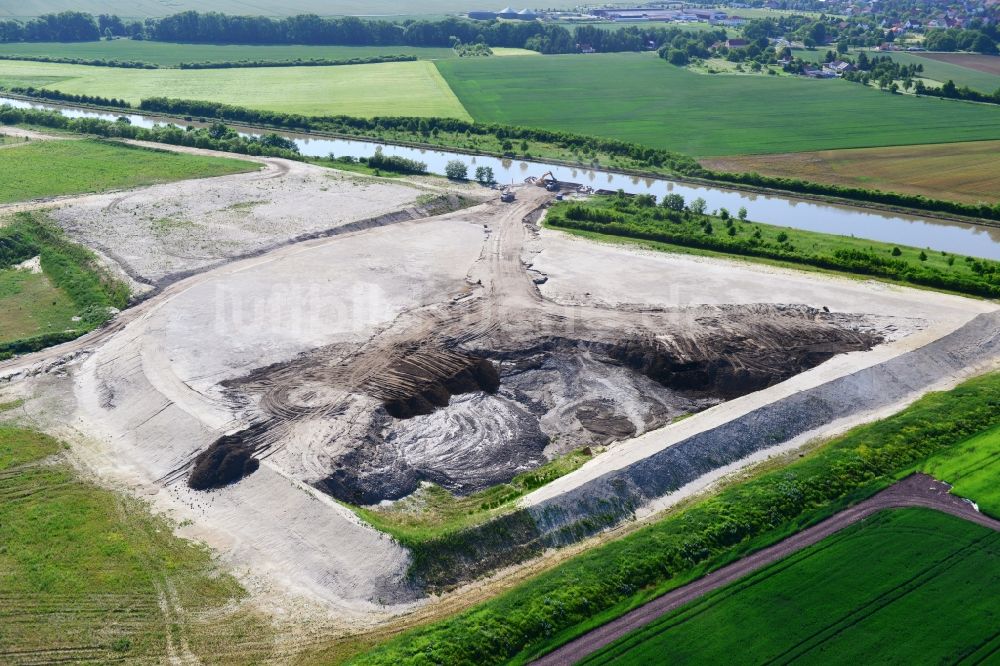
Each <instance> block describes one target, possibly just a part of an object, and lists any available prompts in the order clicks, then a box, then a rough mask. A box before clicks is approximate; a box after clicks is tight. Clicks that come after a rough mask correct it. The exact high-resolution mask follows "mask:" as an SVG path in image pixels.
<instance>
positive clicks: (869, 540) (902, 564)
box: [583, 509, 1000, 664]
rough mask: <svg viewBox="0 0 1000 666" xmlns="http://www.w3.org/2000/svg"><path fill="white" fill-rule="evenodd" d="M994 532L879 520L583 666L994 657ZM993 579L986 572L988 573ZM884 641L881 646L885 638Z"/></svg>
mask: <svg viewBox="0 0 1000 666" xmlns="http://www.w3.org/2000/svg"><path fill="white" fill-rule="evenodd" d="M997 557H1000V534H998V533H996V532H993V531H992V530H989V529H988V528H985V527H981V526H979V525H975V524H973V523H969V522H966V521H963V520H961V519H959V518H955V517H952V516H949V515H946V514H942V513H937V512H934V511H930V510H927V509H906V510H899V511H887V512H884V513H881V514H877V515H875V516H873V517H871V518H869V519H867V520H865V521H864V522H862V523H859V524H857V525H854V526H852V527H850V528H848V529H846V530H844V531H843V532H842V533H840V534H837V535H834V536H832V537H829V538H827V539H826V540H824V541H822V542H820V543H819V544H816V545H815V546H813V547H811V548H808V549H806V550H804V551H802V552H800V553H797V554H795V555H792V556H790V557H788V558H786V559H784V560H782V561H780V562H777V563H775V564H773V565H771V566H769V567H766V568H765V569H762V570H760V571H758V572H757V573H755V574H752V575H750V576H748V577H746V578H744V579H743V580H740V581H738V582H736V583H733V584H732V585H729V586H727V587H725V588H723V589H721V590H719V591H718V592H715V593H713V594H710V595H708V596H706V597H704V598H703V599H701V600H699V601H696V602H694V603H692V604H689V605H688V606H685V607H684V608H681V609H680V610H678V611H676V612H674V613H670V614H668V615H666V616H664V617H662V618H660V619H659V620H657V621H655V622H653V623H652V624H650V625H648V626H647V627H645V628H643V629H641V630H639V631H637V632H635V633H633V634H630V635H628V636H626V637H624V638H622V639H620V640H619V641H617V642H616V643H613V644H612V645H610V646H608V647H607V648H605V649H603V650H601V651H599V652H597V653H595V654H594V655H592V656H591V658H589V659H587V660H585V661H584V662H583V663H586V664H647V663H651V662H654V661H655V662H664V661H667V662H671V663H724V662H726V661H728V660H729V659H731V657H732V655H734V654H739V655H740V661H742V662H745V663H769V662H771V661H772V660H777V661H779V662H781V663H787V662H789V661H795V662H797V663H831V662H836V663H851V662H854V663H865V662H870V661H871V659H872V657H873V656H875V655H878V657H879V659H880V660H881V661H889V662H894V663H954V662H957V661H960V660H962V659H963V658H969V659H970V660H971V661H972V662H973V663H974V662H975V660H976V658H982V657H988V656H989V655H990V653H991V650H996V648H997V645H998V643H997V636H996V633H995V632H996V616H995V612H996V606H995V604H996V599H997V597H998V595H1000V576H998V575H996V566H995V562H996V560H997ZM991 571H992V572H993V573H992V574H990V573H989V572H991ZM888 637H891V639H888Z"/></svg>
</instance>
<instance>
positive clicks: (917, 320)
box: [0, 192, 997, 625]
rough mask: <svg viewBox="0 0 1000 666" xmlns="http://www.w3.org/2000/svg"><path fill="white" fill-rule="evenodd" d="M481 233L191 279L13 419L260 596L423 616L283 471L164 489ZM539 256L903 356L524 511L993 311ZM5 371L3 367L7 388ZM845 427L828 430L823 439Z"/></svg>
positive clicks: (731, 265) (839, 366) (766, 275)
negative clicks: (224, 385) (303, 361)
mask: <svg viewBox="0 0 1000 666" xmlns="http://www.w3.org/2000/svg"><path fill="white" fill-rule="evenodd" d="M313 194H314V193H310V192H303V193H302V195H301V197H302V202H300V203H301V206H302V208H303V210H306V211H308V210H309V209H310V205H309V202H310V201H311V200H312V199H311V197H312V196H313ZM369 194H370V195H371V196H376V193H375V192H371V193H369ZM480 216H481V211H480V210H479V209H470V210H467V211H462V212H460V213H455V214H451V215H449V216H445V217H443V218H434V219H430V220H424V221H418V222H405V223H398V224H394V225H391V226H387V227H382V228H376V229H369V230H367V231H362V232H358V233H353V234H348V235H344V236H339V237H335V238H329V239H320V240H313V241H307V242H304V243H300V244H297V245H292V246H287V247H283V248H280V249H278V250H274V251H272V252H269V253H267V254H265V255H263V256H261V257H257V258H253V259H246V260H242V261H237V262H234V263H231V264H228V265H226V266H223V267H220V268H216V269H213V270H211V271H208V272H206V273H203V274H201V275H197V276H195V277H193V278H189V279H187V280H185V281H183V282H180V283H177V284H175V285H173V286H172V287H171V288H170V289H168V290H166V291H165V292H164V293H163V294H162V295H161V296H158V297H156V298H155V299H153V301H151V302H149V303H147V304H144V305H141V306H139V308H137V309H135V310H133V311H126V313H123V315H122V319H121V321H122V322H124V323H123V327H122V328H121V330H118V331H117V332H115V331H112V332H111V333H109V334H107V335H106V336H104V337H98V338H96V342H95V343H94V346H95V347H96V349H95V350H94V351H93V352H92V353H90V352H85V353H83V355H82V356H80V357H78V358H76V359H75V360H71V361H70V362H69V364H68V365H66V366H65V367H61V366H60V362H52V361H51V360H50V361H48V364H49V367H50V368H51V367H53V366H54V370H53V371H52V372H50V373H49V374H47V375H40V376H35V377H32V376H31V375H32V373H31V372H27V373H25V372H23V370H24V367H23V364H22V365H21V366H8V367H17V371H18V372H19V373H20V374H18V377H20V378H21V381H19V382H18V383H14V384H9V385H7V386H6V387H4V385H2V384H0V402H2V401H4V400H6V399H8V398H12V397H20V396H29V397H33V399H32V400H30V401H29V403H28V404H27V405H26V407H25V408H24V410H21V412H19V413H22V414H24V415H25V416H27V417H29V418H33V419H35V420H36V422H38V423H40V424H42V425H46V424H48V427H49V429H51V430H53V431H55V432H56V434H59V435H60V436H63V437H64V438H66V439H67V440H68V441H71V442H73V443H74V452H75V453H76V455H77V456H78V459H79V460H80V461H82V463H83V464H85V465H86V467H87V468H88V469H89V470H91V471H93V472H95V473H97V474H98V475H99V476H100V478H102V479H104V480H105V481H106V482H110V483H112V484H114V485H116V486H117V487H124V488H128V489H129V490H130V492H133V493H136V494H139V495H143V496H146V497H147V498H148V499H149V500H150V501H151V503H152V506H153V508H154V509H156V510H158V511H163V512H167V513H169V514H170V515H171V517H173V518H174V519H176V520H177V521H181V522H183V523H184V524H185V525H187V526H186V527H184V528H182V529H181V534H183V535H185V536H190V537H193V538H197V539H199V540H202V541H205V542H206V543H208V544H209V545H210V546H212V547H213V548H215V549H216V551H217V552H218V553H219V554H220V556H221V558H222V559H223V561H224V562H226V563H227V564H229V565H230V566H231V567H232V569H233V570H234V571H235V572H236V573H237V574H238V575H239V576H240V577H241V578H242V579H243V580H244V582H246V583H248V584H249V585H250V587H251V589H254V590H267V591H268V592H269V593H272V594H273V593H275V592H277V593H283V594H286V595H287V597H282V598H287V599H298V600H300V601H302V600H306V601H304V602H302V603H303V604H305V605H308V604H312V603H317V604H320V607H322V608H324V609H326V610H327V611H328V612H329V613H331V614H332V615H333V616H335V617H336V619H337V621H338V622H342V623H343V624H345V625H349V624H352V623H355V622H370V621H375V620H378V619H384V618H386V617H388V616H389V615H392V614H395V613H400V612H404V611H406V610H407V609H412V608H413V606H414V602H413V601H412V599H413V597H412V595H411V591H409V590H407V589H406V586H405V585H404V583H403V575H404V573H405V570H406V566H407V563H408V556H407V554H406V552H405V551H404V550H403V549H402V548H400V547H399V546H398V545H396V544H394V543H393V542H392V541H391V540H389V539H388V538H387V537H385V536H384V535H381V534H380V533H378V532H376V531H374V530H372V529H371V528H368V527H367V526H364V525H362V524H360V522H359V521H358V520H357V519H356V518H355V516H354V515H353V514H352V513H351V512H349V511H347V510H346V509H344V508H343V507H341V506H339V505H337V504H336V503H335V502H332V501H331V500H329V499H328V498H327V497H325V496H323V495H321V494H319V493H317V492H316V491H315V490H313V489H311V488H309V487H308V486H305V485H303V484H302V483H301V482H300V481H299V480H298V479H297V477H294V476H293V475H290V474H289V473H288V471H287V470H288V466H286V465H285V464H284V463H282V462H281V460H280V458H279V459H278V460H268V461H265V463H264V464H263V465H262V468H261V470H260V471H259V472H258V473H257V474H254V475H252V476H251V477H248V478H247V479H245V480H244V481H243V482H241V483H240V484H237V485H236V486H232V487H230V488H227V489H224V490H221V491H217V492H213V493H210V494H195V493H192V492H191V491H188V490H187V489H186V487H185V486H184V485H183V483H175V484H171V485H169V486H167V487H164V486H163V484H161V483H158V481H159V479H160V478H161V477H162V476H163V475H165V474H167V473H169V472H170V471H171V470H173V469H175V468H177V466H178V464H180V463H183V462H184V461H186V460H189V459H190V458H191V457H192V456H194V455H195V454H196V453H197V452H199V451H201V450H203V449H204V448H205V447H206V446H207V445H208V444H209V443H210V442H211V441H213V440H214V439H215V438H217V437H218V436H219V434H221V433H222V432H226V431H231V430H235V429H238V428H239V427H241V426H242V425H244V424H241V423H239V422H238V419H237V414H238V410H236V409H235V408H234V406H233V405H232V404H231V402H229V401H227V400H226V399H225V396H224V395H223V393H222V391H221V389H220V386H219V383H220V382H222V381H225V380H226V379H231V378H234V377H239V376H242V375H245V374H246V373H247V372H249V371H252V370H254V369H256V368H260V367H262V366H266V365H268V364H271V363H277V362H283V361H287V360H290V359H292V358H294V357H295V356H296V355H298V354H300V353H302V352H305V351H309V350H311V349H314V348H315V347H317V346H322V345H331V344H336V343H338V342H358V341H362V340H365V339H367V338H368V337H370V336H372V335H373V334H374V333H376V332H377V331H378V330H380V329H382V328H384V327H387V326H388V325H389V324H390V323H391V322H392V321H393V320H394V319H395V318H396V317H397V315H399V314H400V313H402V312H404V311H406V310H408V309H411V308H414V307H418V306H421V305H424V304H428V303H433V302H438V301H441V300H445V299H449V298H453V297H459V296H461V295H462V294H463V293H465V292H466V291H467V289H468V286H469V284H468V282H469V279H468V278H469V271H470V268H471V267H472V266H473V264H474V263H475V262H476V260H477V259H479V258H480V257H481V256H483V254H484V248H485V247H487V244H488V241H489V238H490V234H489V232H488V230H485V229H484V228H483V224H482V218H481V217H480ZM128 242H131V241H128ZM524 258H525V260H526V261H529V262H531V263H532V264H533V268H534V269H535V270H536V271H539V272H541V273H544V274H546V275H547V276H548V282H546V283H545V285H544V286H543V287H542V293H543V295H544V296H546V297H549V298H552V299H554V300H556V301H560V302H565V303H595V302H596V303H604V304H613V305H626V306H627V305H630V304H636V305H647V306H650V305H652V306H663V307H673V306H683V305H695V304H703V303H710V304H720V303H761V302H767V303H805V304H808V305H812V306H815V307H821V306H827V307H829V308H830V309H831V310H833V311H834V312H852V313H863V314H866V315H872V316H873V317H875V318H882V319H883V320H885V321H886V322H889V321H890V320H891V321H892V322H895V325H896V329H895V333H894V335H895V337H896V338H897V339H896V340H895V341H894V342H892V343H891V344H888V345H884V346H881V347H879V348H876V349H874V350H872V351H870V352H865V353H857V354H849V355H845V356H841V357H837V358H835V359H834V360H832V361H830V362H828V363H826V364H824V365H822V366H820V367H818V368H816V369H814V370H812V371H810V372H807V373H804V374H803V375H801V376H799V377H796V378H793V379H792V380H790V381H788V382H785V383H783V384H779V385H777V386H775V387H772V388H770V389H767V390H765V391H762V392H759V393H757V394H753V395H750V396H746V397H745V398H741V399H740V400H735V401H732V402H730V403H727V404H723V405H720V406H719V407H716V408H714V409H712V410H709V411H706V412H704V413H701V414H698V415H696V416H694V417H691V418H690V419H687V420H685V421H682V422H680V423H678V424H675V425H673V426H670V427H667V428H664V429H661V430H658V431H655V432H652V433H649V434H647V435H645V436H643V437H640V438H637V439H635V440H632V441H629V442H622V443H620V444H618V445H616V446H614V447H612V448H611V450H609V451H608V452H607V453H605V454H603V455H600V456H598V457H596V458H595V459H594V460H592V461H591V462H589V463H588V464H587V465H585V466H584V467H583V468H581V470H579V471H577V472H576V473H574V474H571V475H569V476H567V477H564V478H563V479H561V480H559V481H557V482H555V483H553V484H550V485H549V486H546V487H545V488H542V489H540V490H539V491H536V492H535V493H533V494H532V495H530V496H528V498H526V500H525V502H527V503H533V502H537V501H540V500H541V499H542V498H544V497H551V496H552V495H553V494H555V493H558V492H560V491H561V490H563V489H567V488H570V487H574V486H575V485H576V484H578V483H581V482H583V481H585V480H586V479H589V478H593V477H594V476H598V475H600V474H602V473H605V472H607V471H609V470H611V469H616V468H619V467H621V466H624V465H626V464H628V462H630V461H632V460H635V459H638V457H641V456H642V455H644V454H647V455H648V453H650V452H653V451H657V450H660V449H661V448H663V447H664V446H669V445H670V444H671V443H674V442H676V441H679V439H680V438H682V437H683V436H686V435H689V434H691V433H693V432H697V431H699V430H701V429H704V428H708V427H711V426H712V425H713V424H717V423H722V422H725V421H727V420H729V419H731V418H733V417H734V416H737V415H739V414H742V413H744V412H745V411H746V410H748V409H751V408H752V406H753V405H758V404H766V403H767V402H771V401H773V400H776V399H779V398H780V397H781V396H783V395H787V394H788V393H789V392H791V391H794V390H796V389H801V388H803V387H806V386H814V385H817V384H819V383H822V382H825V381H828V380H829V379H832V378H834V377H837V376H840V375H842V374H846V373H848V372H851V371H856V370H857V369H860V368H863V367H867V366H869V365H872V364H874V363H877V362H879V361H882V360H884V359H887V358H891V357H893V356H895V355H898V354H900V353H903V352H904V351H906V350H907V349H911V348H914V347H916V346H919V345H920V344H924V343H926V342H928V341H930V340H933V339H936V338H938V337H940V336H942V335H944V334H946V333H948V332H950V331H952V330H955V329H956V328H958V327H960V326H961V325H963V324H964V323H966V322H967V321H969V320H970V319H972V318H973V317H974V316H976V315H977V314H979V313H981V312H986V311H991V310H994V309H996V308H997V305H996V304H993V303H989V302H984V301H976V300H972V299H965V298H960V297H953V296H947V295H942V294H936V293H933V292H927V291H920V290H914V289H907V288H902V287H896V286H887V285H884V284H880V283H875V282H864V281H857V280H850V279H843V278H837V277H830V276H824V275H818V274H812V273H800V272H795V271H789V270H782V269H777V268H773V267H767V266H761V265H753V264H749V263H743V262H732V261H723V260H715V259H702V258H692V257H688V256H682V255H668V254H661V253H653V252H648V251H642V250H636V249H631V248H626V247H624V246H618V245H603V244H596V243H592V242H589V241H583V240H579V239H576V238H573V237H570V236H568V235H565V234H562V233H558V232H550V231H543V232H542V233H541V234H540V236H539V237H538V238H537V239H535V240H534V241H532V243H531V245H530V247H529V248H528V251H527V252H526V253H525V257H524ZM76 349H77V350H82V349H85V346H84V345H81V346H79V347H76ZM3 370H4V366H3V365H0V376H2V375H3V374H4V371H3ZM956 379H957V378H943V379H942V381H943V382H953V381H955V380H956ZM875 416H876V415H875V414H869V415H864V416H863V417H859V419H858V420H863V419H870V418H875ZM847 425H848V424H846V423H837V424H830V426H829V427H828V428H826V429H824V431H828V430H830V429H843V428H845V427H846V426H847ZM815 434H819V433H815ZM823 434H826V433H825V432H824V433H823ZM801 443H802V442H801V441H798V440H796V441H795V442H793V443H790V444H789V446H798V445H800V444H801ZM783 448H787V447H783ZM776 450H777V449H775V451H776ZM767 453H772V451H768V452H767ZM286 462H287V461H286ZM748 462H749V461H748ZM289 464H290V463H289ZM716 476H717V475H714V474H713V475H710V476H709V477H706V478H705V479H702V480H699V482H697V484H692V486H691V487H685V488H683V489H681V490H680V491H678V492H675V493H672V494H671V495H669V496H668V502H669V503H672V502H675V501H678V500H679V499H681V498H683V497H686V496H689V495H690V494H691V493H692V492H694V491H695V490H696V489H697V487H702V486H704V484H705V483H707V482H709V481H711V479H712V478H715V477H716ZM655 508H657V507H650V508H649V509H648V510H650V511H651V510H653V509H655ZM279 596H280V594H279ZM283 603H285V602H284V601H282V602H275V603H274V604H273V605H281V604H283ZM289 603H292V602H289Z"/></svg>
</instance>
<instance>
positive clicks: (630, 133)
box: [0, 53, 1000, 156]
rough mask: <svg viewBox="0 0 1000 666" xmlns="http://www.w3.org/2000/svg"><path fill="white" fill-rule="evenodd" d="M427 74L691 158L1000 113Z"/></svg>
mask: <svg viewBox="0 0 1000 666" xmlns="http://www.w3.org/2000/svg"><path fill="white" fill-rule="evenodd" d="M436 64H437V66H438V68H439V69H440V70H441V72H442V73H443V74H444V76H445V78H446V79H447V80H448V83H449V84H450V85H451V87H452V89H453V90H454V91H455V94H456V95H458V99H459V100H460V101H461V103H462V104H463V105H464V106H465V108H466V109H467V110H468V112H469V113H470V114H471V115H472V116H473V117H474V118H475V119H476V120H479V121H484V122H500V123H507V124H512V125H524V126H530V127H544V128H548V129H557V130H564V131H568V132H577V133H580V134H590V135H595V136H603V137H610V138H615V139H623V140H626V141H635V142H638V143H642V144H646V145H649V146H654V147H658V148H666V149H669V150H674V151H678V152H682V153H688V154H691V155H699V156H706V155H735V154H745V153H776V152H792V151H805V150H820V149H832V148H857V147H866V146H885V145H906V144H918V143H919V144H925V143H938V142H946V141H966V140H977V139H1000V107H995V106H989V105H979V104H968V103H959V102H949V101H944V100H937V99H926V98H918V99H914V98H913V97H906V96H902V95H889V94H887V93H883V92H880V91H878V90H874V89H867V88H864V87H862V86H859V85H856V84H852V83H849V82H847V81H818V80H811V79H802V78H792V77H765V76H759V77H754V76H724V75H715V76H706V75H701V74H696V73H693V72H690V71H688V70H686V69H683V68H677V67H673V66H670V65H668V64H667V63H665V62H663V61H662V60H660V59H658V58H656V57H655V56H654V55H652V54H634V53H629V54H595V55H591V56H587V57H580V56H575V55H569V56H548V57H545V58H543V59H537V58H536V59H530V60H522V59H510V60H504V61H497V60H493V59H489V58H487V59H483V60H477V61H472V60H446V61H439V62H437V63H436ZM0 71H3V69H2V68H0ZM595 91H600V96H599V98H595V96H594V95H595ZM792 117H797V118H800V119H801V120H800V121H795V122H791V121H790V119H791V118H792Z"/></svg>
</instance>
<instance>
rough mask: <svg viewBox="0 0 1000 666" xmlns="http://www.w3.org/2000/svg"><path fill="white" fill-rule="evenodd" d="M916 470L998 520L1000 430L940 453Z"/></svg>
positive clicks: (976, 437)
mask: <svg viewBox="0 0 1000 666" xmlns="http://www.w3.org/2000/svg"><path fill="white" fill-rule="evenodd" d="M918 469H919V470H920V471H922V472H926V473H927V474H930V475H932V476H934V477H935V478H938V479H941V480H942V481H946V482H948V483H950V484H951V485H952V486H953V489H952V492H953V493H954V494H956V495H959V496H960V497H966V498H968V499H971V500H973V501H974V502H976V503H977V504H978V505H979V508H980V510H981V511H983V513H987V514H989V515H991V516H993V517H995V518H1000V484H998V482H997V481H998V479H1000V428H994V429H993V430H988V431H986V432H984V433H981V434H979V435H976V436H975V437H973V438H971V439H968V440H966V441H965V442H962V443H961V444H958V445H956V446H955V447H954V448H952V449H948V450H947V451H942V452H941V453H939V454H937V455H935V456H933V457H932V458H930V459H929V460H927V462H925V463H924V464H922V465H920V466H919V467H918Z"/></svg>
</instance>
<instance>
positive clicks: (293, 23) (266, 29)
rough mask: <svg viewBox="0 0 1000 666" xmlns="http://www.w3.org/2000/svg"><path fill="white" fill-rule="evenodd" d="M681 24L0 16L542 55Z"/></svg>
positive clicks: (100, 27)
mask: <svg viewBox="0 0 1000 666" xmlns="http://www.w3.org/2000/svg"><path fill="white" fill-rule="evenodd" d="M679 32H680V30H679V29H677V28H650V27H644V26H638V25H636V26H628V27H626V28H623V29H621V30H603V29H600V28H595V27H593V26H579V27H576V28H574V29H573V30H570V29H568V28H566V27H564V26H560V25H553V24H543V23H539V22H537V21H517V22H504V21H470V20H467V19H461V18H447V19H442V20H439V21H412V20H411V21H403V22H399V23H396V22H392V21H384V20H364V19H359V18H355V17H341V18H332V17H320V16H316V15H312V14H309V15H300V16H291V17H287V18H269V17H266V16H229V15H226V14H219V13H217V12H206V13H199V12H194V11H188V12H182V13H180V14H174V15H172V16H167V17H164V18H159V19H146V20H144V21H126V20H123V19H121V18H120V17H118V16H114V15H107V14H102V15H100V16H98V17H96V18H95V17H94V16H93V15H91V14H85V13H82V12H63V13H61V14H48V15H46V16H42V17H39V18H36V19H32V20H30V21H28V22H27V23H21V22H18V21H13V20H6V21H0V42H48V41H55V42H85V41H97V40H99V39H101V38H108V39H110V38H117V37H130V38H132V39H144V40H151V41H160V42H186V43H198V44H304V45H340V46H417V47H421V46H426V47H451V46H453V45H454V43H455V40H456V39H457V40H458V41H459V42H460V43H462V44H485V45H487V46H491V47H493V46H495V47H508V48H525V49H530V50H532V51H539V52H541V53H575V52H577V51H579V50H580V49H581V48H590V49H593V50H595V51H601V52H611V51H640V50H646V49H654V48H656V47H658V46H659V45H660V44H662V43H664V42H666V41H668V40H670V39H672V38H673V37H674V36H675V35H676V34H677V33H679Z"/></svg>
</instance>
